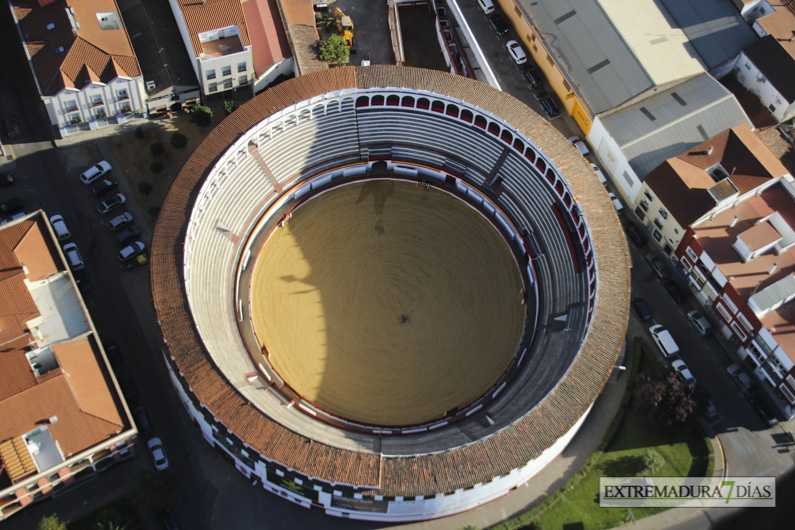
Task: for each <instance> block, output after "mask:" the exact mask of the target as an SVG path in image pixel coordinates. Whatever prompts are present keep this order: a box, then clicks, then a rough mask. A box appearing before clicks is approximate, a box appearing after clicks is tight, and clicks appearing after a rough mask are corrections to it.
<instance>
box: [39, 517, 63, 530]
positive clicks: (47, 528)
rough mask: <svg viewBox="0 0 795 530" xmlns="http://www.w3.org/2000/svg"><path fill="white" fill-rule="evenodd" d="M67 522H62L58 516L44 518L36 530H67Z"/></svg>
mask: <svg viewBox="0 0 795 530" xmlns="http://www.w3.org/2000/svg"><path fill="white" fill-rule="evenodd" d="M66 523H67V522H66V521H61V520H60V519H59V518H58V514H55V513H54V514H52V515H47V516H45V517H42V518H41V520H40V521H39V523H38V524H37V525H36V530H66Z"/></svg>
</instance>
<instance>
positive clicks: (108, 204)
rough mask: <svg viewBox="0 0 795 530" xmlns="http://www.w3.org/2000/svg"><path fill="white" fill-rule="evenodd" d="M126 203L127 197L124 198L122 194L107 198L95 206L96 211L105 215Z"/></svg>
mask: <svg viewBox="0 0 795 530" xmlns="http://www.w3.org/2000/svg"><path fill="white" fill-rule="evenodd" d="M126 202H127V197H125V196H124V194H122V193H117V194H116V195H112V196H111V197H108V198H107V199H105V200H104V201H102V202H101V203H99V204H98V205H97V211H98V212H99V213H100V214H102V215H105V214H107V213H108V212H110V211H112V210H115V209H116V208H118V207H119V206H121V205H122V204H124V203H126Z"/></svg>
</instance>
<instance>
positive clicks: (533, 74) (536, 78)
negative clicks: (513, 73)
mask: <svg viewBox="0 0 795 530" xmlns="http://www.w3.org/2000/svg"><path fill="white" fill-rule="evenodd" d="M522 74H524V77H525V79H527V82H528V83H530V88H533V89H535V90H538V89H539V88H541V79H542V78H541V74H539V73H538V70H536V69H535V67H533V66H531V65H527V66H525V67H524V68H523V69H522Z"/></svg>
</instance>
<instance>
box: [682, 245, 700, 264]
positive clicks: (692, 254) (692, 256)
mask: <svg viewBox="0 0 795 530" xmlns="http://www.w3.org/2000/svg"><path fill="white" fill-rule="evenodd" d="M685 254H687V257H688V258H690V259H691V260H693V262H694V263H695V262H696V261H698V256H696V252H695V251H694V250H693V249H692V248H690V247H685Z"/></svg>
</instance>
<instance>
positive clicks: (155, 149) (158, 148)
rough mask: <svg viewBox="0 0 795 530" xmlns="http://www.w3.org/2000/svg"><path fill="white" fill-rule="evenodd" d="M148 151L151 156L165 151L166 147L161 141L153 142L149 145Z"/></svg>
mask: <svg viewBox="0 0 795 530" xmlns="http://www.w3.org/2000/svg"><path fill="white" fill-rule="evenodd" d="M149 152H150V153H152V156H160V155H162V154H163V153H165V152H166V149H165V148H164V147H163V144H162V143H161V142H155V143H153V144H152V145H150V146H149Z"/></svg>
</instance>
